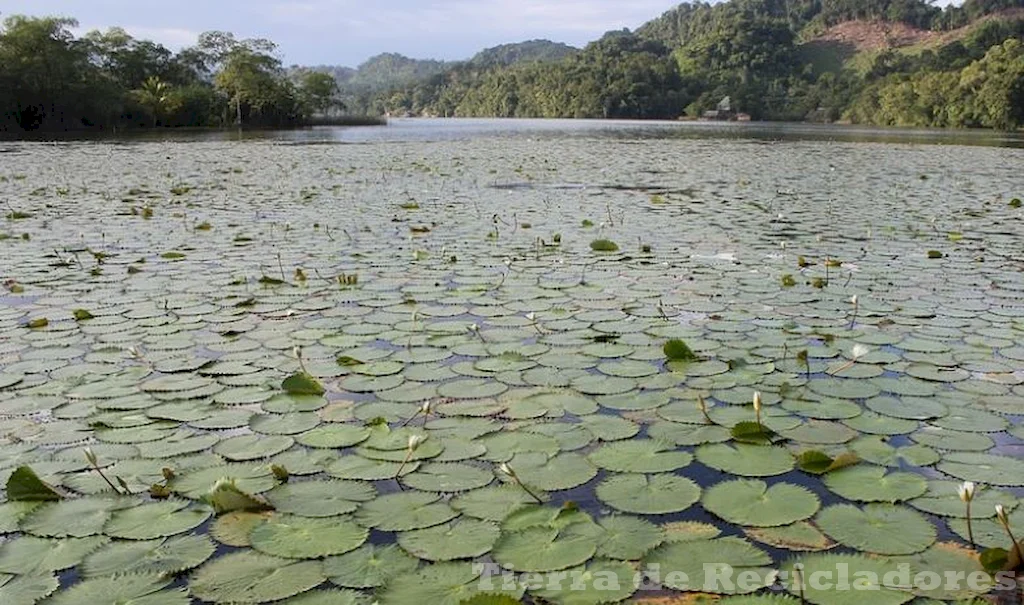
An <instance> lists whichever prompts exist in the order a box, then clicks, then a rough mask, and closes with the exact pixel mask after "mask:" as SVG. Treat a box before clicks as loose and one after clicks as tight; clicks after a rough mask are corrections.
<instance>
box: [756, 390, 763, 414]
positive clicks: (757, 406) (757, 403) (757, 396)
mask: <svg viewBox="0 0 1024 605" xmlns="http://www.w3.org/2000/svg"><path fill="white" fill-rule="evenodd" d="M754 411H755V412H760V411H761V392H760V391H754Z"/></svg>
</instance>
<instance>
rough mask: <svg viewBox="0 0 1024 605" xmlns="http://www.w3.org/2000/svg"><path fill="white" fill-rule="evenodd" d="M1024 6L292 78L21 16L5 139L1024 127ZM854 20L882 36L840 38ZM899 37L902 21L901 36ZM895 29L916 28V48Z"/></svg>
mask: <svg viewBox="0 0 1024 605" xmlns="http://www.w3.org/2000/svg"><path fill="white" fill-rule="evenodd" d="M1021 9H1024V0H966V1H965V2H964V3H963V4H962V5H961V6H950V7H947V8H945V9H940V8H937V7H935V6H933V5H932V4H930V3H929V2H927V1H925V0H730V1H727V2H720V3H718V4H706V3H700V2H697V3H685V4H681V5H679V6H678V7H676V8H674V9H673V10H671V11H668V12H667V13H665V14H664V15H662V16H661V17H659V18H657V19H655V20H653V21H651V22H649V23H647V24H645V25H644V26H642V27H641V28H639V29H638V30H637V31H635V32H630V31H628V30H622V31H614V32H609V33H608V34H606V35H605V36H603V37H602V38H601V39H599V40H597V41H595V42H592V43H591V44H589V45H587V46H586V47H585V48H584V49H582V50H578V49H575V48H572V47H569V46H566V45H563V44H557V43H554V42H550V41H546V40H531V41H528V42H522V43H518V44H508V45H503V46H498V47H494V48H491V49H487V50H485V51H482V52H480V53H479V54H477V55H476V56H475V57H473V58H472V59H470V60H467V61H462V62H454V63H451V62H443V61H433V60H418V59H410V58H408V57H404V56H402V55H398V54H382V55H378V56H376V57H373V58H372V59H370V60H368V61H367V62H365V63H364V64H362V65H360V66H359V67H358V68H357V69H351V68H344V67H330V66H319V67H313V68H302V67H293V68H291V69H287V70H286V69H283V67H282V65H281V62H280V60H279V59H278V57H277V56H276V54H275V46H274V44H273V43H272V42H270V41H267V40H262V39H256V40H238V39H236V38H235V37H234V36H232V35H231V34H226V33H223V32H208V33H205V34H203V35H202V36H200V38H199V40H198V42H197V44H196V45H195V46H194V47H191V48H186V49H184V50H182V51H180V52H178V53H177V54H175V53H172V52H171V51H170V50H168V49H167V48H165V47H163V46H161V45H159V44H156V43H153V42H149V41H145V40H136V39H134V38H132V37H131V36H129V35H128V34H127V33H125V32H124V31H123V30H120V29H116V28H115V29H111V30H109V31H107V32H91V33H89V34H86V35H85V36H83V37H81V38H75V37H74V36H73V35H72V34H71V33H70V32H71V28H72V27H73V26H74V25H75V23H74V21H72V20H68V19H57V18H44V19H36V18H28V17H20V16H14V17H9V18H8V19H7V20H6V21H5V23H4V25H3V28H2V29H0V130H7V131H11V130H33V129H44V130H67V129H79V128H104V129H117V128H127V127H138V126H154V125H162V126H223V125H230V124H236V123H237V124H245V125H258V126H283V125H295V124H301V123H308V122H309V118H310V117H311V116H313V115H316V114H319V115H326V114H330V113H331V112H332V111H335V110H337V109H338V108H339V107H341V106H345V107H346V109H347V110H348V111H350V112H354V113H366V114H371V115H381V114H392V115H435V116H479V117H485V116H497V117H575V118H677V117H681V116H689V117H698V116H701V115H702V114H703V113H704V112H706V111H708V110H711V109H714V108H715V107H716V105H717V104H718V103H719V102H720V101H721V100H722V99H723V98H725V97H729V98H730V99H731V102H732V103H731V106H732V107H731V108H732V110H733V111H735V112H745V113H748V114H750V115H751V116H752V117H753V118H754V119H763V120H818V121H834V120H840V119H845V120H849V121H853V122H859V123H875V124H885V125H898V126H946V127H989V128H1004V129H1008V128H1019V127H1021V126H1024V42H1022V41H1024V11H1022V10H1021ZM850 23H853V24H855V25H858V26H860V27H862V28H865V29H866V30H867V31H869V32H875V33H878V32H881V33H880V34H879V36H884V40H882V41H881V42H879V43H877V44H875V45H874V46H871V45H866V46H865V45H861V46H858V45H857V44H853V43H850V42H849V41H847V40H844V39H842V38H836V37H835V36H833V35H832V33H833V30H835V29H836V26H839V28H841V27H843V26H844V25H849V24H850ZM887 28H889V29H887ZM892 28H902V30H901V31H904V32H910V34H912V36H911V37H913V36H917V38H915V39H914V40H911V41H910V42H907V41H905V40H902V41H901V40H898V39H897V38H898V36H892V37H891V39H890V32H891V29H892Z"/></svg>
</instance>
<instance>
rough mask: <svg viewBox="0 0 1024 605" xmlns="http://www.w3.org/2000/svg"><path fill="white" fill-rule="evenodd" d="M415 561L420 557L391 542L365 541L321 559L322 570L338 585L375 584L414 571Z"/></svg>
mask: <svg viewBox="0 0 1024 605" xmlns="http://www.w3.org/2000/svg"><path fill="white" fill-rule="evenodd" d="M418 565H419V561H417V560H416V559H415V558H414V557H410V556H409V555H408V554H406V552H405V551H403V550H402V549H400V548H399V547H398V546H396V545H394V544H388V545H385V546H379V545H375V544H364V545H362V546H360V547H359V548H357V549H356V550H353V551H352V552H349V553H345V554H343V555H338V556H335V557H328V558H327V559H324V573H325V574H327V577H328V578H329V579H330V580H331V582H332V583H334V584H337V585H338V586H344V587H346V588H375V587H377V586H384V585H385V584H387V583H388V581H389V580H390V579H391V578H393V577H395V576H398V575H401V574H406V573H410V572H412V571H415V569H416V567H417V566H418Z"/></svg>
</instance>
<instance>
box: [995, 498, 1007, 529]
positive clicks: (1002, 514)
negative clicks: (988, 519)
mask: <svg viewBox="0 0 1024 605" xmlns="http://www.w3.org/2000/svg"><path fill="white" fill-rule="evenodd" d="M996 518H997V519H999V522H1000V523H1002V524H1003V527H1006V528H1009V527H1010V517H1008V516H1007V514H1006V507H1004V506H1003V505H1002V504H996Z"/></svg>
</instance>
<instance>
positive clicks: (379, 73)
mask: <svg viewBox="0 0 1024 605" xmlns="http://www.w3.org/2000/svg"><path fill="white" fill-rule="evenodd" d="M577 52H579V49H577V48H573V47H572V46H569V45H567V44H561V43H559V42H552V41H550V40H527V41H525V42H516V43H512V44H502V45H499V46H494V47H491V48H486V49H484V50H482V51H480V52H478V53H477V54H476V55H474V56H473V57H472V58H471V59H469V60H467V61H457V62H445V61H435V60H433V59H412V58H409V57H406V56H403V55H400V54H396V53H384V54H380V55H377V56H375V57H371V58H369V59H367V60H366V61H365V62H364V63H362V64H361V65H359V67H357V68H356V69H352V68H349V67H339V66H333V65H320V66H316V67H311V68H308V69H310V70H313V71H317V72H321V73H327V74H330V75H332V76H334V78H335V80H337V82H338V87H339V92H340V97H341V99H342V101H343V102H344V104H345V105H346V106H348V107H352V108H356V109H359V110H362V111H368V109H369V107H368V106H369V105H371V104H372V102H373V101H374V99H375V98H377V97H378V96H380V95H381V93H383V92H386V91H390V90H394V89H398V88H404V87H410V86H413V87H414V86H415V85H416V84H418V83H419V82H423V81H426V80H427V79H429V78H432V77H434V76H437V75H439V74H443V73H444V72H446V71H449V70H455V69H460V68H464V67H466V66H471V68H472V69H490V68H496V67H508V66H511V65H518V64H522V63H531V62H545V61H558V60H560V59H564V58H566V57H568V56H570V55H572V54H575V53H577ZM293 69H295V68H293Z"/></svg>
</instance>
